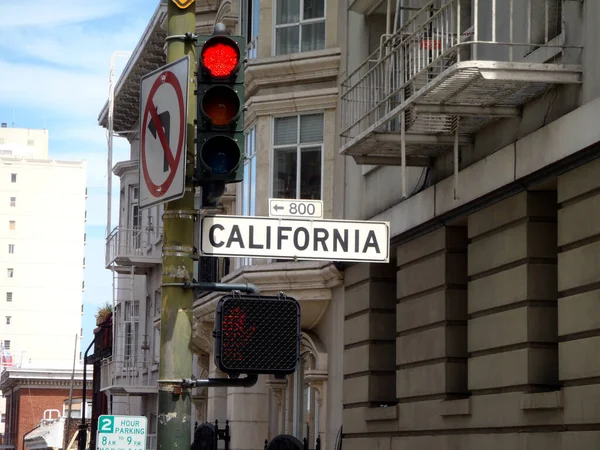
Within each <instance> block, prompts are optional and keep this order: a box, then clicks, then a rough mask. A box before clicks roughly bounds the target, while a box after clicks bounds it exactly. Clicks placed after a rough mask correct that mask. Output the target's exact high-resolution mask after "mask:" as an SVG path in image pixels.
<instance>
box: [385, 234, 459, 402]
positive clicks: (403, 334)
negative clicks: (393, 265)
mask: <svg viewBox="0 0 600 450" xmlns="http://www.w3.org/2000/svg"><path fill="white" fill-rule="evenodd" d="M397 264H398V272H397V285H396V286H397V291H396V294H397V305H396V314H397V316H396V317H397V327H396V395H397V399H398V401H399V402H406V401H410V400H427V399H434V398H437V399H448V398H456V397H461V396H464V395H466V393H467V345H466V343H467V322H466V319H467V317H466V298H467V296H466V288H467V270H466V269H467V232H466V229H465V228H464V227H463V228H459V227H453V228H447V227H444V228H440V229H438V230H437V231H435V232H433V233H430V234H427V235H425V236H422V237H420V238H418V239H415V240H413V241H410V242H408V243H407V244H405V245H402V246H400V247H399V248H398V249H397Z"/></svg>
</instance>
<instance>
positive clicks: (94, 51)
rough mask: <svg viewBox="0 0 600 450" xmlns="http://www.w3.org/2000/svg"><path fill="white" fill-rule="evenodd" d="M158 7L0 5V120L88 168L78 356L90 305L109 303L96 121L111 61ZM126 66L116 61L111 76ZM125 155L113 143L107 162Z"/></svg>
mask: <svg viewBox="0 0 600 450" xmlns="http://www.w3.org/2000/svg"><path fill="white" fill-rule="evenodd" d="M158 1H159V0H127V1H126V0H102V1H92V0H83V1H79V2H75V1H72V0H71V1H67V0H51V1H48V0H18V1H10V0H0V121H2V122H7V123H8V124H9V126H11V125H12V124H13V122H14V126H15V127H18V128H46V129H48V132H49V136H50V149H49V152H50V157H51V158H54V159H63V160H86V161H87V187H88V200H87V210H88V214H87V217H88V221H87V238H88V239H87V241H88V244H87V246H86V249H85V252H86V268H85V272H84V276H85V292H84V294H83V299H84V304H85V314H84V317H83V329H84V331H83V332H84V340H83V350H85V348H86V347H87V346H88V345H89V343H90V342H91V338H92V330H93V328H94V327H95V319H94V314H95V312H96V309H97V306H98V305H100V304H102V303H104V302H105V301H106V300H111V298H112V293H111V285H112V278H111V274H110V272H109V271H107V270H106V269H104V239H105V232H106V183H107V181H106V157H107V145H106V132H105V130H104V129H103V128H101V127H100V126H99V125H98V121H97V118H98V114H99V112H100V110H101V109H102V107H103V105H104V103H105V102H106V100H107V98H108V73H109V64H110V57H111V55H112V53H113V52H114V51H116V50H125V51H132V50H133V49H134V48H135V46H136V44H137V42H138V40H139V39H140V37H141V35H142V32H143V30H144V28H145V27H146V25H147V23H148V21H149V20H150V18H151V16H152V14H153V12H154V10H155V9H156V6H157V5H158ZM126 62H127V60H126V58H117V65H116V69H117V76H118V74H119V73H120V72H121V70H122V69H123V67H124V66H125V63H126ZM127 155H128V146H127V142H126V141H124V140H121V139H117V140H116V141H115V155H114V162H117V161H119V160H123V159H127ZM113 180H114V181H115V183H114V184H113V186H115V188H114V189H113V192H116V193H117V194H118V187H117V186H118V179H116V180H115V178H113ZM117 194H115V195H114V196H113V197H114V199H115V200H116V199H117ZM113 205H114V206H113V211H115V212H116V202H113ZM115 217H116V215H115ZM115 223H116V221H115V219H113V226H114V224H115Z"/></svg>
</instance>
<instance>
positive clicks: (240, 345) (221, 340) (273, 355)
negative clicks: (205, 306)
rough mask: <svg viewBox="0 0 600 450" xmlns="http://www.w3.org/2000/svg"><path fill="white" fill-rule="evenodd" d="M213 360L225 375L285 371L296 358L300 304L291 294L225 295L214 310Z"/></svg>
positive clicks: (287, 370) (292, 368)
mask: <svg viewBox="0 0 600 450" xmlns="http://www.w3.org/2000/svg"><path fill="white" fill-rule="evenodd" d="M214 337H215V364H216V365H217V367H218V368H219V370H221V371H222V372H225V373H227V374H229V375H239V374H271V375H281V376H284V375H287V374H290V373H293V372H295V371H296V367H297V365H298V361H299V359H300V340H301V330H300V304H299V303H298V302H297V301H296V300H295V299H293V298H291V297H285V296H278V297H267V296H260V295H243V294H236V295H226V296H224V297H223V298H221V300H220V301H219V303H218V304H217V309H216V313H215V331H214Z"/></svg>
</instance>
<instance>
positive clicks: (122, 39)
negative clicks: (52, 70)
mask: <svg viewBox="0 0 600 450" xmlns="http://www.w3.org/2000/svg"><path fill="white" fill-rule="evenodd" d="M145 25H146V23H145V21H143V20H142V19H139V18H138V19H135V20H132V21H131V22H130V23H128V24H127V25H124V24H119V25H118V26H112V27H110V28H108V27H99V28H91V29H90V27H89V26H86V25H80V24H77V25H68V26H63V27H60V28H58V29H56V28H49V29H47V30H45V31H44V32H43V35H44V38H43V39H39V40H38V39H36V40H33V39H31V37H30V32H28V31H27V30H24V29H17V30H13V31H11V30H10V29H4V30H1V29H0V48H3V49H4V56H3V58H4V59H6V60H10V61H22V60H23V59H24V58H28V59H30V60H34V61H37V62H45V63H50V64H51V65H55V66H61V67H65V68H67V67H68V68H77V69H79V70H83V69H85V70H88V71H92V72H97V71H98V70H99V69H100V70H102V69H104V71H105V72H106V74H107V76H108V66H109V61H110V56H111V54H112V52H113V51H115V50H129V49H133V48H134V46H135V44H136V43H137V41H138V39H139V37H140V34H141V31H142V30H143V29H144V27H145ZM67 48H68V49H69V51H65V49H67Z"/></svg>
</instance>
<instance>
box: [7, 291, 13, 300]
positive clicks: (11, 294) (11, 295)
mask: <svg viewBox="0 0 600 450" xmlns="http://www.w3.org/2000/svg"><path fill="white" fill-rule="evenodd" d="M12 299H13V293H12V292H7V293H6V301H7V302H12Z"/></svg>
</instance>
